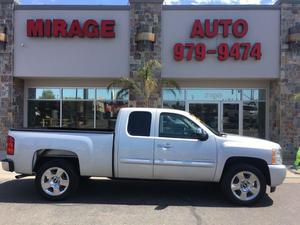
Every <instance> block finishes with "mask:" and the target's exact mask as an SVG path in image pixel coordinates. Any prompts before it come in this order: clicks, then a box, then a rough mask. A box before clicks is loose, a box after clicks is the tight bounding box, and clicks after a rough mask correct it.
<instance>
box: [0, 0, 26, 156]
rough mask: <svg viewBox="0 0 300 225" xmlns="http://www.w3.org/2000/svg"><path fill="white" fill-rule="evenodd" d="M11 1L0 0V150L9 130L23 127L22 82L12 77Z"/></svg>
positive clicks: (12, 5) (12, 3) (12, 4)
mask: <svg viewBox="0 0 300 225" xmlns="http://www.w3.org/2000/svg"><path fill="white" fill-rule="evenodd" d="M13 7H14V2H13V0H0V32H1V33H6V40H5V42H1V43H0V150H1V149H5V145H6V136H7V132H8V129H9V128H12V127H22V126H23V102H24V97H23V96H24V82H23V80H20V79H17V78H14V77H13Z"/></svg>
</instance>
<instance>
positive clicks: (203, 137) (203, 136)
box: [196, 128, 208, 141]
mask: <svg viewBox="0 0 300 225" xmlns="http://www.w3.org/2000/svg"><path fill="white" fill-rule="evenodd" d="M196 134H197V137H198V139H199V140H200V141H206V140H207V139H208V134H207V133H206V132H205V131H204V130H203V129H201V128H198V129H197V130H196Z"/></svg>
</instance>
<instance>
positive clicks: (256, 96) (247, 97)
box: [243, 89, 266, 101]
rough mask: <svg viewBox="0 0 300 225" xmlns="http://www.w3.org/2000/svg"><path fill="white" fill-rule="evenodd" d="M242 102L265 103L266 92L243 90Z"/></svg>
mask: <svg viewBox="0 0 300 225" xmlns="http://www.w3.org/2000/svg"><path fill="white" fill-rule="evenodd" d="M243 100H244V101H255V100H260V101H265V100H266V90H264V89H259V90H258V89H249V90H243Z"/></svg>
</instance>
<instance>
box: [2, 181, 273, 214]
mask: <svg viewBox="0 0 300 225" xmlns="http://www.w3.org/2000/svg"><path fill="white" fill-rule="evenodd" d="M0 203H37V204H45V203H52V204H53V202H49V201H47V200H44V199H42V198H41V197H40V196H39V195H38V194H37V193H36V191H35V187H34V180H33V179H23V180H10V181H6V182H4V183H2V184H0ZM62 203H64V204H67V203H79V204H116V205H118V204H119V205H155V206H156V207H155V210H163V209H165V208H167V207H168V206H199V207H239V206H235V205H232V204H230V203H229V202H228V201H227V200H226V199H225V197H224V196H223V193H222V192H221V190H220V187H219V185H217V184H214V183H199V182H174V181H173V182H171V181H139V180H134V181H130V180H98V179H91V180H89V181H86V182H83V183H81V185H80V188H79V189H78V191H77V193H76V194H75V195H74V196H72V197H70V198H68V199H66V200H64V201H61V202H55V204H62ZM272 204H273V200H272V199H271V198H270V197H269V196H268V195H265V196H264V197H263V199H262V200H261V201H260V202H259V203H258V204H256V205H255V206H254V207H268V206H271V205H272Z"/></svg>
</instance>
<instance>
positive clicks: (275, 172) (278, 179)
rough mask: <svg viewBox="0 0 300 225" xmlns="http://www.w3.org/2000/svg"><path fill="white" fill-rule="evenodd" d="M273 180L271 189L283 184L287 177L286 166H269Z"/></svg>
mask: <svg viewBox="0 0 300 225" xmlns="http://www.w3.org/2000/svg"><path fill="white" fill-rule="evenodd" d="M268 166H269V171H270V178H271V185H270V186H271V187H276V186H278V185H280V184H282V183H283V181H284V179H285V176H286V167H285V165H268Z"/></svg>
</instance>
